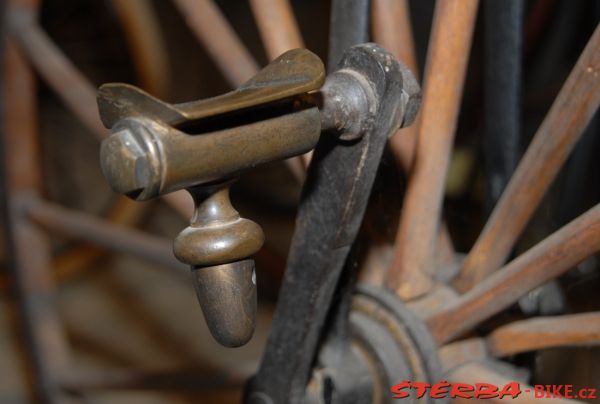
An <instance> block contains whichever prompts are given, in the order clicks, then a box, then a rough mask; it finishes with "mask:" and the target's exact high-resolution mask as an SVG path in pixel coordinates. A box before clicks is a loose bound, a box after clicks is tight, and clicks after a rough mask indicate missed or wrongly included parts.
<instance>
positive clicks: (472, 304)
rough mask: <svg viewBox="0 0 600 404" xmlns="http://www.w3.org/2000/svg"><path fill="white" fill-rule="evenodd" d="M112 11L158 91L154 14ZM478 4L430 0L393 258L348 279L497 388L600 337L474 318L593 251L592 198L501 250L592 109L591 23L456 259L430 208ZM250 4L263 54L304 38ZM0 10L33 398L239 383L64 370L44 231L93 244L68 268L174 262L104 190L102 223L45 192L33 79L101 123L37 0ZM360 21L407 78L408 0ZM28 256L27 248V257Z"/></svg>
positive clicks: (199, 18)
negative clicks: (417, 321)
mask: <svg viewBox="0 0 600 404" xmlns="http://www.w3.org/2000/svg"><path fill="white" fill-rule="evenodd" d="M173 3H174V4H175V6H176V7H177V9H178V10H179V11H180V12H181V13H182V15H184V16H185V21H186V23H187V24H188V26H189V28H190V29H191V31H192V32H193V34H194V35H195V36H196V37H197V39H198V41H199V42H200V43H201V44H202V45H203V47H204V48H205V49H206V51H207V52H208V54H209V55H210V56H211V58H212V59H213V60H214V62H215V64H216V65H217V66H218V67H219V68H220V69H221V71H222V73H223V75H224V77H225V78H226V79H227V80H228V81H229V82H230V84H231V85H232V86H238V85H239V84H241V83H242V82H244V81H245V80H247V79H248V78H249V77H251V76H252V75H253V74H255V73H256V72H257V71H258V63H257V62H256V61H255V60H254V58H253V56H252V55H251V53H250V52H249V51H248V49H247V48H246V47H245V46H244V44H243V42H242V40H241V39H240V38H239V37H238V35H237V34H236V32H235V30H234V29H233V28H232V27H231V25H230V24H229V23H228V22H227V20H226V19H225V17H224V16H223V14H222V13H221V12H220V11H219V8H218V6H217V4H216V3H215V2H213V1H211V0H202V1H194V0H174V1H173ZM511 3H518V2H511ZM340 4H343V3H342V2H340V1H336V0H334V1H333V7H334V10H335V7H338V8H339V7H343V5H342V6H340ZM349 4H351V5H350V6H348V7H349V9H350V10H354V11H355V12H356V13H355V14H356V15H355V16H354V17H356V18H357V19H356V21H355V22H358V24H357V25H353V27H354V28H355V30H356V31H357V35H356V41H358V42H361V41H363V39H366V38H367V37H368V36H367V34H368V33H367V32H366V28H367V26H368V21H367V20H366V19H365V16H364V13H362V14H361V10H362V8H361V7H363V8H365V7H368V6H369V4H368V2H367V1H352V2H349ZM114 5H115V9H116V10H117V11H118V13H119V17H120V19H121V20H122V21H123V26H124V27H125V33H126V36H127V38H128V40H129V42H130V44H131V49H132V57H133V60H134V64H135V65H136V67H137V70H138V72H139V76H140V78H141V81H142V82H143V84H144V86H145V87H146V88H147V89H149V91H151V92H153V93H155V94H158V95H160V94H161V92H164V91H165V86H166V85H165V69H167V68H168V66H166V65H165V64H164V61H165V60H167V57H166V56H165V49H164V47H165V45H164V43H163V42H162V41H161V40H160V36H159V35H158V34H157V27H156V25H157V17H156V16H153V15H152V10H151V8H149V7H148V5H149V3H148V2H145V1H116V0H115V1H114ZM478 6H479V2H478V1H477V0H465V1H460V2H459V1H440V0H438V2H437V4H436V7H435V12H434V18H433V25H432V29H431V34H430V39H429V46H428V53H427V64H426V66H425V69H424V73H423V104H422V107H421V111H420V115H419V118H418V120H417V122H416V123H415V124H413V125H412V126H411V127H409V128H406V129H402V130H400V131H399V133H398V134H396V136H394V137H393V138H392V139H391V140H390V149H391V152H392V154H393V155H394V157H395V158H396V160H397V163H398V164H397V168H398V170H399V172H400V174H399V176H401V177H403V178H406V181H407V188H406V193H405V195H404V198H403V202H402V210H401V216H400V220H399V225H398V229H397V235H396V239H395V240H396V241H395V245H394V246H393V247H392V246H389V245H388V246H386V247H385V248H383V250H384V252H383V253H381V250H375V249H374V247H373V246H370V248H372V251H375V254H376V255H377V254H382V255H384V254H390V255H391V256H392V258H391V260H390V261H389V262H386V261H385V260H384V259H381V257H377V258H376V260H375V261H369V260H367V262H369V263H370V265H368V266H366V267H364V268H363V269H362V274H361V276H362V277H363V279H364V280H366V281H368V282H370V283H373V284H376V285H378V286H379V287H385V288H388V289H391V290H393V291H394V292H395V293H396V295H397V296H398V298H400V299H401V300H402V301H404V302H405V303H407V304H408V307H409V308H410V310H411V311H413V313H415V314H416V315H417V316H418V317H420V318H421V319H423V321H424V322H425V323H426V325H427V327H428V332H429V333H430V334H431V336H432V337H433V339H434V340H435V342H436V343H437V344H438V355H439V357H440V359H441V361H442V366H443V368H444V372H445V374H444V377H445V379H446V380H448V381H451V382H461V383H471V384H474V383H480V382H488V383H494V384H503V383H505V382H506V381H507V380H509V378H507V377H505V376H504V375H502V374H501V373H500V372H498V370H497V366H494V364H495V363H496V362H497V360H500V359H505V358H507V357H511V356H513V355H516V354H519V353H523V352H530V351H536V350H540V349H545V348H548V347H564V346H581V345H586V346H592V345H598V344H599V343H600V313H599V312H587V313H576V314H564V315H557V316H546V317H540V318H529V319H521V320H519V321H513V322H509V323H507V324H503V325H501V326H498V327H495V328H494V329H491V330H490V329H489V328H487V329H486V330H485V332H482V331H481V329H480V328H478V326H480V325H481V324H482V323H484V322H486V321H487V320H489V319H490V318H492V317H493V316H495V315H497V314H499V313H502V312H504V311H505V310H506V309H508V308H509V307H510V306H512V305H513V304H515V303H516V302H518V300H519V299H520V298H522V297H523V296H524V295H526V294H527V293H529V292H531V291H532V290H534V289H536V288H538V287H539V286H541V285H543V284H545V283H547V282H548V281H550V280H552V279H555V278H558V277H560V276H561V275H563V274H565V273H566V272H567V271H569V270H570V269H571V268H573V267H575V266H576V265H577V264H579V263H581V262H582V261H584V260H585V259H587V258H589V257H591V256H593V255H594V254H597V253H598V251H600V206H599V205H595V206H594V207H592V208H591V209H590V210H588V211H587V212H586V213H584V214H583V215H581V216H580V217H578V218H576V219H575V220H573V221H571V222H570V223H569V224H567V225H565V226H564V227H562V228H561V229H560V230H558V231H556V232H554V233H553V234H551V235H549V236H548V237H547V238H545V239H544V240H543V241H541V242H539V243H538V244H536V245H535V246H534V247H532V248H530V249H529V250H527V251H525V252H523V253H521V254H519V255H517V256H516V257H514V258H511V251H512V250H513V249H514V247H515V245H516V243H517V241H518V240H519V237H520V236H521V235H522V234H523V231H524V229H525V228H526V226H527V225H528V223H529V222H530V220H531V218H532V216H533V214H534V212H535V210H536V208H537V207H538V205H539V204H540V201H541V200H542V198H543V196H544V195H545V193H546V192H547V190H548V189H549V187H550V186H551V184H552V182H553V180H554V179H555V178H556V176H557V174H558V173H559V170H560V169H561V167H562V166H563V164H564V162H565V160H566V159H567V158H568V156H569V153H570V152H571V150H572V149H573V148H574V146H575V144H576V143H577V141H578V139H579V138H580V137H581V136H582V134H583V133H584V130H585V129H586V127H587V125H588V124H589V122H590V120H591V119H592V117H593V115H594V114H595V112H596V111H597V109H598V106H599V104H600V78H599V72H600V28H596V30H595V31H594V33H593V34H592V36H591V37H590V38H589V40H588V42H587V45H586V47H585V49H584V50H583V52H582V53H581V55H580V56H579V58H578V61H577V63H576V64H575V66H574V67H573V69H572V71H571V73H570V74H569V77H568V79H567V80H566V82H565V83H564V85H563V87H562V88H561V90H560V92H559V94H558V96H557V97H556V99H555V101H554V103H553V104H552V107H551V108H550V110H549V112H548V113H547V115H546V117H545V118H544V120H543V122H542V124H541V125H540V127H539V129H538V130H537V132H536V133H535V136H534V137H533V139H532V140H531V142H530V144H529V146H528V148H527V151H526V153H525V154H524V156H523V158H522V159H521V160H520V162H519V163H518V166H517V167H516V170H515V171H514V174H513V175H512V177H511V179H510V181H509V182H508V184H506V187H505V189H504V191H503V193H502V196H501V197H500V199H499V200H498V202H497V204H496V205H495V207H494V209H493V211H492V213H491V215H490V217H489V219H488V221H487V223H486V224H485V226H484V227H483V230H482V231H481V234H480V235H479V236H478V238H477V241H476V242H475V244H474V246H473V247H472V249H471V250H470V251H469V252H468V253H467V254H466V256H465V257H464V259H457V258H456V257H457V256H459V255H458V254H456V253H455V251H454V247H453V245H452V241H451V236H450V234H451V232H450V231H449V230H448V226H447V225H446V224H445V223H444V221H443V220H442V210H443V209H442V207H443V201H444V192H445V188H446V181H447V176H448V167H449V165H450V159H451V156H452V147H453V141H454V136H455V132H456V130H457V122H458V117H459V113H460V107H461V99H462V94H463V85H464V82H465V77H466V72H467V66H468V60H469V52H470V49H471V43H472V38H473V31H474V27H475V21H476V16H477V12H478ZM250 7H251V9H252V13H253V16H254V19H255V21H256V24H257V26H258V29H259V33H260V36H261V38H262V41H263V44H264V47H265V50H266V53H267V56H268V58H269V59H274V58H275V57H277V56H278V55H279V54H281V53H282V52H284V51H285V50H288V49H292V48H297V47H303V41H302V37H301V35H300V30H299V28H298V26H297V23H296V21H295V18H294V13H293V11H292V8H291V6H290V4H289V2H288V1H286V0H251V1H250ZM507 7H508V6H507ZM511 7H512V6H511ZM6 13H7V16H8V21H9V27H8V38H9V40H8V42H7V45H6V49H5V50H4V55H5V56H4V57H5V59H4V66H5V75H6V80H5V89H4V91H5V93H6V97H7V103H6V114H5V132H6V136H5V148H6V156H7V164H6V165H7V178H8V181H7V183H6V189H7V190H8V191H9V192H7V193H6V195H7V196H8V198H7V199H8V207H7V210H8V212H9V214H8V216H7V224H8V225H9V231H10V234H11V237H10V238H9V241H10V242H11V243H12V245H11V246H10V247H9V248H11V249H12V250H14V252H15V254H14V261H15V268H16V271H15V277H16V280H17V284H18V289H19V290H20V292H21V302H22V312H23V314H24V322H25V326H26V327H25V329H26V331H27V337H28V345H29V349H30V360H31V363H32V364H33V367H34V370H35V386H36V388H37V392H38V398H40V399H41V400H43V401H45V402H59V401H62V400H63V399H64V395H63V392H62V390H61V388H65V387H66V388H67V389H70V390H76V391H78V392H82V391H84V390H86V389H98V388H110V387H113V388H127V387H130V388H131V387H134V388H156V387H160V386H161V385H165V386H171V387H172V386H173V385H176V386H177V387H181V388H182V389H187V388H189V386H190V385H191V386H192V388H193V389H195V390H201V391H202V390H216V389H224V388H239V387H240V385H241V383H242V382H241V380H240V379H241V378H242V377H243V376H246V375H240V374H239V373H237V372H235V371H232V373H231V374H226V375H225V377H223V376H221V375H213V376H211V379H210V380H209V381H208V382H204V383H201V382H199V380H200V379H201V378H205V377H206V375H203V374H193V375H192V376H189V375H188V376H182V374H183V373H184V372H179V371H178V372H173V373H174V374H173V375H167V374H165V372H163V371H160V372H154V373H152V372H150V373H148V372H146V371H143V372H142V371H132V372H131V373H126V372H123V373H122V374H117V373H115V374H112V375H97V376H98V377H93V376H94V375H90V376H89V377H88V375H85V374H84V375H78V374H77V372H73V371H68V372H66V371H65V369H69V368H70V366H69V355H68V344H67V340H66V338H65V335H64V330H63V328H62V326H61V320H60V316H59V314H58V311H57V309H56V307H55V306H54V305H53V304H52V296H53V294H54V279H53V278H54V276H53V275H52V273H51V271H50V267H51V263H52V258H51V254H50V249H49V242H48V234H47V233H46V231H50V232H58V233H61V234H66V235H67V236H70V237H73V238H79V239H82V240H85V241H87V242H90V243H92V244H94V245H96V247H94V248H91V247H86V248H78V249H76V250H75V251H74V252H73V253H72V255H71V256H70V257H71V258H70V259H67V260H66V261H68V262H73V261H75V262H78V263H79V265H78V267H84V266H85V263H87V262H90V260H93V259H95V258H97V257H98V256H100V255H102V254H103V253H104V249H109V250H114V251H117V252H123V253H129V254H133V255H135V256H139V257H142V258H144V259H147V260H150V261H153V262H156V263H159V264H161V265H165V266H169V267H174V268H177V269H181V267H182V266H181V265H180V264H179V263H178V262H176V261H175V260H174V259H173V258H172V256H171V252H170V250H171V247H170V242H168V241H167V240H165V239H163V238H160V237H157V236H152V235H148V234H144V233H142V232H141V231H140V230H135V229H132V228H131V227H128V226H133V225H135V224H136V223H137V222H139V220H140V219H139V218H140V217H141V214H140V209H143V208H140V207H139V206H138V205H135V204H132V203H131V202H130V201H128V200H126V199H122V198H117V199H115V202H114V204H113V206H112V207H111V209H110V211H109V212H108V213H107V214H106V217H105V218H103V219H100V218H97V217H93V216H90V215H86V214H83V213H80V212H74V211H71V210H68V209H66V208H63V207H60V206H57V205H56V204H53V203H51V202H49V201H47V200H44V198H43V197H42V194H41V189H42V185H41V184H42V183H43V173H42V170H41V168H40V167H39V165H38V162H39V159H40V156H39V150H38V147H37V136H38V131H37V124H36V120H35V117H36V116H37V113H36V89H35V82H36V79H35V75H34V73H35V72H37V73H38V74H39V76H40V77H41V78H42V79H43V80H44V81H45V82H46V83H47V84H48V85H49V87H51V88H52V89H53V90H54V91H55V92H56V93H57V94H58V96H59V97H60V98H61V99H62V100H63V101H64V102H65V104H66V105H67V106H68V107H69V109H71V110H72V111H73V112H74V113H75V114H76V115H77V116H78V117H79V118H80V119H81V121H82V122H83V123H84V124H85V125H86V127H87V128H88V129H89V131H90V132H91V133H93V134H95V135H96V136H97V137H99V138H102V137H104V136H106V131H105V129H104V128H103V127H102V126H101V124H100V121H99V119H98V114H97V111H96V102H95V91H94V88H93V86H92V85H91V84H90V83H89V82H88V81H87V79H86V78H85V77H83V75H82V74H81V73H80V72H78V71H77V69H76V67H75V66H74V65H73V64H72V63H71V62H70V61H69V60H68V59H67V58H66V57H65V56H64V55H63V54H62V53H61V51H60V50H59V49H58V48H57V47H56V45H55V44H53V42H52V41H51V39H50V38H49V37H48V36H47V35H46V34H45V33H44V31H43V30H42V29H41V27H40V25H39V23H38V22H37V21H36V19H37V15H38V13H39V4H38V3H37V2H36V1H29V0H12V1H10V2H9V4H8V7H7V11H6ZM334 15H335V14H334ZM369 15H370V16H371V23H372V39H373V40H374V41H376V42H378V43H380V44H381V45H383V46H384V47H386V48H387V49H389V50H390V51H391V52H392V53H394V54H395V56H397V57H398V58H399V59H401V60H403V61H404V62H405V63H406V64H407V65H408V66H409V67H410V68H411V69H412V70H413V72H417V71H418V68H417V62H416V59H417V58H416V56H415V47H414V44H413V42H412V33H411V23H410V16H409V9H408V2H407V1H404V0H401V1H400V0H372V4H371V13H370V14H369ZM361 16H362V17H361ZM334 27H335V23H334ZM361 27H363V28H361ZM361 29H362V31H361ZM332 32H333V30H332ZM332 35H333V34H332ZM336 51H338V52H339V51H340V49H337V50H335V49H333V48H332V54H335V52H336ZM491 60H493V59H491ZM503 88H504V87H503ZM507 91H509V92H510V89H509V90H507ZM511 96H514V94H512V95H511V94H508V98H509V99H510V97H511ZM512 113H515V112H514V111H513V112H512ZM24 117H28V119H23V118H24ZM507 119H509V120H510V119H512V118H510V117H507ZM509 129H510V128H509ZM310 158H311V157H310V154H307V155H304V156H302V157H301V158H295V159H291V160H288V161H287V162H286V164H287V166H288V168H289V169H290V171H291V172H292V173H293V175H294V177H295V178H296V180H297V181H299V182H301V181H302V180H303V179H304V175H305V170H306V166H307V164H308V162H309V161H310ZM393 192H400V190H393ZM164 199H165V200H166V202H167V203H168V204H169V205H170V206H172V207H173V209H175V210H176V211H177V212H179V213H181V214H182V215H183V216H185V217H188V216H189V215H190V209H191V206H190V204H189V201H188V200H187V199H186V197H185V196H182V195H181V194H178V193H176V194H172V195H169V196H166V197H165V198H164ZM365 227H367V226H365ZM365 232H368V229H367V230H365ZM373 244H375V243H373ZM32 250H33V251H35V252H36V253H35V254H32V253H31V251H32ZM392 250H393V252H391V251H392ZM82 262H83V263H84V264H83V265H82V264H81V263H82ZM375 263H378V265H376V264H375ZM65 267H66V269H63V270H62V272H65V273H67V272H70V271H71V270H70V269H69V268H71V267H70V266H69V265H65ZM596 269H597V268H596ZM590 387H593V386H590ZM522 388H523V389H526V387H522ZM531 390H532V391H533V389H532V388H531ZM199 394H200V395H201V394H202V393H199ZM532 394H533V393H524V394H523V395H522V396H520V397H519V400H521V401H523V402H529V400H531V399H532V398H531V395H532ZM386 399H387V397H386ZM554 401H559V402H560V401H565V402H567V401H568V400H554Z"/></svg>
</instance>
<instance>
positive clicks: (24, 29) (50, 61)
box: [7, 12, 108, 139]
mask: <svg viewBox="0 0 600 404" xmlns="http://www.w3.org/2000/svg"><path fill="white" fill-rule="evenodd" d="M7 21H9V22H10V24H11V25H10V32H11V34H12V35H13V36H14V37H15V38H16V40H17V41H18V43H19V45H20V46H21V48H22V49H23V51H24V52H25V53H26V54H27V57H28V59H29V61H30V62H31V63H32V64H33V65H34V67H35V68H36V70H37V71H38V73H39V74H40V75H41V76H42V77H43V78H44V80H45V81H46V82H47V83H48V85H49V86H50V87H51V88H52V89H53V90H54V91H55V92H56V94H58V95H59V97H60V98H61V99H62V100H63V101H64V102H65V104H67V106H68V107H69V109H70V110H72V111H73V112H74V113H75V114H76V115H77V117H78V118H79V119H80V120H81V121H82V122H83V123H84V124H85V125H86V127H87V128H88V129H89V130H90V131H92V133H93V134H94V135H96V136H97V137H98V138H100V139H102V138H104V137H106V135H107V134H108V131H107V130H106V129H105V128H104V126H103V125H102V122H100V116H99V115H98V107H97V106H96V89H95V88H94V86H93V85H92V84H91V83H90V82H89V81H88V80H87V79H86V78H85V77H84V76H83V75H82V74H81V72H79V71H78V70H77V69H76V68H75V66H73V64H72V63H71V61H70V60H69V59H68V58H67V57H66V56H65V55H64V54H63V53H62V52H61V51H60V49H59V48H58V47H57V46H56V45H55V44H54V43H53V42H52V40H51V39H50V38H48V35H46V33H45V32H44V31H43V30H42V29H41V28H40V27H39V25H38V24H37V23H36V22H35V20H34V19H33V16H32V15H29V14H25V13H23V12H13V13H12V15H9V16H8V18H7Z"/></svg>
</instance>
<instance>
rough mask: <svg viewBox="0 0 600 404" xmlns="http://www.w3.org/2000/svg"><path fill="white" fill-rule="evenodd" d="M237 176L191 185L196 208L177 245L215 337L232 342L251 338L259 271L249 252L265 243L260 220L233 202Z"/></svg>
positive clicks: (176, 250)
mask: <svg viewBox="0 0 600 404" xmlns="http://www.w3.org/2000/svg"><path fill="white" fill-rule="evenodd" d="M230 185H231V182H226V183H221V184H216V185H211V186H202V187H197V188H191V189H189V191H190V193H191V194H192V197H193V198H194V205H195V212H194V216H193V217H192V221H191V223H190V226H189V227H187V228H186V229H184V230H183V231H182V232H181V233H180V234H179V235H178V236H177V238H176V239H175V243H174V245H173V251H174V252H175V255H176V256H177V259H179V260H180V261H182V262H185V263H187V264H189V265H191V267H192V276H193V280H194V287H195V289H196V293H197V295H198V301H199V302H200V306H201V307H202V312H203V313H204V317H205V319H206V323H207V324H208V328H209V329H210V331H211V333H212V335H213V337H214V338H215V339H216V340H217V341H219V343H221V344H222V345H225V346H227V347H238V346H241V345H244V344H245V343H246V342H248V341H249V340H250V338H251V337H252V335H253V333H254V325H255V322H256V274H255V272H254V260H253V259H251V258H249V257H251V256H252V255H254V254H255V253H256V252H257V251H258V250H260V248H261V247H262V245H263V242H264V234H263V231H262V229H261V228H260V226H259V225H257V224H256V223H254V222H253V221H251V220H248V219H244V218H241V217H240V215H239V213H238V212H237V211H236V210H235V209H234V208H233V206H231V202H230V200H229V187H230Z"/></svg>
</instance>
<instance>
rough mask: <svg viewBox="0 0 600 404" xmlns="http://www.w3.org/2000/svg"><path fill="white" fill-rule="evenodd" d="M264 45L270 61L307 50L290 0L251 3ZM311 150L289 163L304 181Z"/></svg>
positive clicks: (255, 0)
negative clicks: (286, 53)
mask: <svg viewBox="0 0 600 404" xmlns="http://www.w3.org/2000/svg"><path fill="white" fill-rule="evenodd" d="M250 7H251V8H252V13H253V14H254V19H255V20H256V23H257V25H258V30H259V31H260V36H261V39H262V42H263V44H264V46H265V50H266V51H267V56H268V57H269V59H270V60H273V59H276V58H277V57H278V56H279V55H281V54H282V53H284V52H286V51H288V50H290V49H296V48H304V42H303V41H302V36H301V35H300V29H299V28H298V24H297V22H296V19H295V17H294V11H293V10H292V6H291V5H290V2H289V1H288V0H250ZM311 156H312V151H310V152H308V153H306V154H304V155H302V156H298V157H293V158H291V159H288V160H287V161H286V164H287V165H288V167H289V168H290V170H291V171H292V174H294V176H295V177H296V178H298V179H300V180H302V181H303V180H304V177H305V174H304V172H305V170H306V167H307V166H308V164H309V163H310V159H311Z"/></svg>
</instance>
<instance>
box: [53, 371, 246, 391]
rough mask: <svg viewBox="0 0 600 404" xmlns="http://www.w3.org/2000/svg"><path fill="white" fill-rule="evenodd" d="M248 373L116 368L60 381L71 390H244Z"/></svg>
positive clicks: (74, 374) (67, 375)
mask: <svg viewBox="0 0 600 404" xmlns="http://www.w3.org/2000/svg"><path fill="white" fill-rule="evenodd" d="M249 376H250V375H247V374H231V373H224V372H223V371H219V370H215V369H167V370H162V371H156V370H144V369H113V370H111V371H110V372H98V371H81V370H78V371H77V372H69V373H65V374H63V375H62V376H61V380H60V384H61V385H62V386H63V388H65V389H67V390H69V391H78V392H87V391H90V390H107V389H110V390H120V389H125V390H162V391H169V390H171V391H173V390H189V391H195V392H199V391H203V392H206V391H210V390H231V389H234V390H240V389H242V388H243V387H244V382H245V380H246V378H247V377H249Z"/></svg>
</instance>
